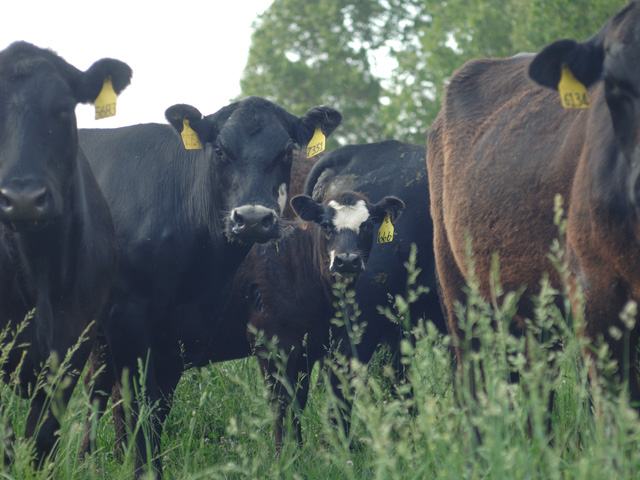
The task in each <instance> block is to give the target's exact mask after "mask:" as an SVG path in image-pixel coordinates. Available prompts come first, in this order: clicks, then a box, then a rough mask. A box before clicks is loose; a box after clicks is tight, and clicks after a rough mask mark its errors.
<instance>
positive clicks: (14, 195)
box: [0, 183, 49, 222]
mask: <svg viewBox="0 0 640 480" xmlns="http://www.w3.org/2000/svg"><path fill="white" fill-rule="evenodd" d="M48 211H49V192H48V191H47V189H46V187H43V186H41V185H36V184H32V183H26V184H18V183H12V184H10V185H9V186H6V187H3V188H0V212H1V213H2V215H3V216H4V220H5V221H9V222H13V221H38V220H42V219H43V218H45V217H46V216H47V214H48Z"/></svg>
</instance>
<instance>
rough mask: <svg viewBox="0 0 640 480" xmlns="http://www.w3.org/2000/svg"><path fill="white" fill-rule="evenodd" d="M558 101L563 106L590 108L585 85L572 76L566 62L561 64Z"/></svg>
mask: <svg viewBox="0 0 640 480" xmlns="http://www.w3.org/2000/svg"><path fill="white" fill-rule="evenodd" d="M558 91H559V92H560V101H561V102H562V106H563V107H564V108H590V107H591V102H589V94H588V93H587V89H586V88H585V86H584V85H583V84H582V83H580V80H578V79H577V78H576V77H574V76H573V73H571V70H570V69H569V67H568V66H567V65H566V64H564V63H563V64H562V74H561V76H560V82H558Z"/></svg>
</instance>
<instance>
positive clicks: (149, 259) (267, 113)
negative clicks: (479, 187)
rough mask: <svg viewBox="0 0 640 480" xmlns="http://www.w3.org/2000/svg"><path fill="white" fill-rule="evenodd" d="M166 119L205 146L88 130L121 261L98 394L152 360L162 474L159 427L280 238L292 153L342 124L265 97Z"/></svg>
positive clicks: (155, 443) (152, 129) (154, 450)
mask: <svg viewBox="0 0 640 480" xmlns="http://www.w3.org/2000/svg"><path fill="white" fill-rule="evenodd" d="M166 116H167V119H168V120H169V122H170V123H171V124H172V125H173V127H174V129H175V130H177V131H178V132H183V128H184V130H185V131H186V130H187V128H186V127H187V126H188V127H189V132H195V133H196V134H197V136H198V138H199V142H198V140H195V141H194V140H193V139H191V140H190V143H191V144H193V143H201V145H202V146H203V148H202V149H196V150H185V147H184V145H183V142H182V140H181V139H180V136H179V135H177V134H176V132H175V130H174V129H172V128H171V126H168V125H158V124H143V125H136V126H131V127H125V128H119V129H112V130H82V131H81V132H80V143H81V145H82V146H83V148H84V149H85V150H86V152H87V156H88V158H89V160H90V162H91V164H92V167H93V168H94V171H95V173H96V178H97V179H98V182H99V183H100V185H101V187H102V189H103V191H104V192H105V196H106V198H107V201H108V202H109V206H110V207H111V211H112V214H113V218H114V224H115V229H116V238H117V244H118V250H119V255H120V263H119V270H118V271H119V274H118V276H117V278H116V281H115V285H114V288H113V290H112V293H111V295H110V297H109V299H108V302H107V306H106V308H105V311H104V318H103V322H104V334H105V340H106V344H107V345H108V352H107V354H106V356H105V361H106V362H107V364H108V368H107V369H105V375H104V376H103V377H102V379H101V380H98V388H99V389H100V390H103V391H104V392H109V391H110V389H111V386H112V385H113V384H114V383H115V382H116V381H119V380H120V379H121V376H122V373H123V371H125V370H127V371H128V372H129V375H130V376H131V377H133V380H134V381H135V382H137V381H139V378H138V362H139V361H141V362H142V363H143V364H144V367H145V369H146V376H145V380H146V384H145V387H146V389H145V393H146V397H147V398H146V400H147V401H149V402H150V404H151V405H156V404H157V407H156V408H155V409H154V413H155V415H153V416H152V419H151V423H152V428H151V433H150V436H151V438H149V439H148V440H149V442H150V452H151V456H152V458H153V460H152V462H153V466H154V469H155V471H156V473H157V474H158V475H161V469H162V464H161V461H160V457H159V452H160V436H161V433H162V425H163V422H164V419H165V418H166V416H167V414H168V412H169V409H170V406H171V396H172V394H173V391H174V389H175V387H176V386H177V384H178V381H179V379H180V377H181V375H182V372H183V371H184V369H185V368H188V367H193V366H203V365H206V364H207V363H208V362H209V361H210V360H211V357H212V355H213V353H212V352H213V351H214V350H213V349H212V348H211V345H212V344H215V342H216V337H217V336H218V335H219V333H220V332H219V330H218V329H219V324H218V323H217V322H216V321H215V319H216V318H217V316H218V315H219V312H220V309H221V308H222V305H223V303H224V299H225V297H226V295H227V293H228V291H229V288H230V285H231V281H232V279H233V276H234V274H235V271H236V269H237V268H238V266H239V265H240V263H241V262H242V260H243V259H244V258H245V256H246V255H247V253H248V252H249V250H250V249H251V246H252V244H253V243H254V242H267V241H270V240H273V239H277V238H278V237H279V236H280V234H281V228H280V222H279V217H280V215H281V212H282V210H283V209H284V206H285V202H286V193H287V188H288V184H289V177H290V170H291V162H292V157H293V151H294V147H295V146H296V145H299V146H302V147H303V148H304V147H306V145H307V144H308V142H309V141H310V140H311V139H312V136H313V135H314V131H315V130H316V129H318V128H319V129H321V130H322V132H323V133H324V134H325V135H329V134H330V133H331V132H332V131H333V130H334V129H335V128H336V127H337V126H338V124H339V123H340V121H341V115H340V114H339V112H337V111H336V110H334V109H332V108H330V107H325V106H320V107H314V108H312V109H310V110H309V111H308V112H307V113H306V114H304V115H303V116H302V117H300V118H298V117H296V116H294V115H291V114H290V113H288V112H287V111H285V110H284V109H283V108H281V107H279V106H277V105H274V104H273V103H271V102H269V101H267V100H264V99H261V98H257V97H250V98H247V99H245V100H241V101H239V102H236V103H233V104H231V105H229V106H227V107H225V108H223V109H221V110H220V111H218V112H217V113H215V114H213V115H209V116H206V117H202V115H201V114H200V113H199V112H198V111H197V110H196V109H195V108H194V107H191V106H188V105H176V106H173V107H171V108H169V109H168V110H167V112H166ZM183 133H184V132H183ZM185 144H186V143H185ZM111 364H112V366H113V367H114V368H112V367H111V366H109V365H111ZM101 401H102V405H101V407H104V402H106V397H101ZM134 407H136V405H134ZM87 440H88V437H87ZM136 444H137V449H138V456H137V461H136V473H137V474H139V473H140V472H141V468H142V466H143V465H144V464H145V458H146V454H145V452H146V451H147V450H146V447H145V444H146V440H145V436H144V432H143V431H142V429H140V431H139V433H138V435H137V437H136ZM86 448H88V445H87V444H86V443H85V445H84V446H83V449H86Z"/></svg>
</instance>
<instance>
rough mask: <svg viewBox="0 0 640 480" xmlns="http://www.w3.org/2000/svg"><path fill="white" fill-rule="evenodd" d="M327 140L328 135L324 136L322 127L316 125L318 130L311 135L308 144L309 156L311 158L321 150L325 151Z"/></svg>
mask: <svg viewBox="0 0 640 480" xmlns="http://www.w3.org/2000/svg"><path fill="white" fill-rule="evenodd" d="M326 141H327V137H325V136H324V133H322V130H321V129H320V127H316V131H315V132H314V134H313V137H311V141H310V142H309V145H307V158H311V157H313V156H315V155H318V154H319V153H321V152H324V144H325V142H326Z"/></svg>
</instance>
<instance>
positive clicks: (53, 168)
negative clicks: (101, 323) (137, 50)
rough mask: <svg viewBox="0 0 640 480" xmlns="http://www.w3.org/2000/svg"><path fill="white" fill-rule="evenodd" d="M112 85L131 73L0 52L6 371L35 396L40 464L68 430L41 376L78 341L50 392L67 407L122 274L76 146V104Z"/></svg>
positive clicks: (115, 66)
mask: <svg viewBox="0 0 640 480" xmlns="http://www.w3.org/2000/svg"><path fill="white" fill-rule="evenodd" d="M108 78H110V79H111V83H112V85H113V88H114V90H115V92H117V93H119V92H120V91H121V90H123V89H124V88H125V87H126V86H127V85H128V84H129V82H130V79H131V69H130V68H129V67H128V66H127V65H126V64H124V63H122V62H120V61H118V60H113V59H102V60H99V61H97V62H96V63H94V64H93V65H92V66H91V68H89V70H87V71H86V72H81V71H80V70H78V69H76V68H75V67H73V66H71V65H69V64H68V63H67V62H65V61H64V60H63V59H62V58H60V57H59V56H58V55H56V54H55V53H53V52H52V51H49V50H45V49H41V48H38V47H35V46H33V45H31V44H29V43H25V42H16V43H14V44H12V45H11V46H9V47H8V48H7V49H6V50H4V51H2V52H0V272H1V274H0V328H1V329H3V331H4V329H7V331H8V333H9V335H8V337H6V338H4V341H5V342H7V343H6V344H5V345H4V348H11V351H10V355H9V357H8V360H7V362H6V363H5V364H4V365H2V372H3V378H4V379H5V380H7V379H8V378H9V376H10V375H13V374H14V373H15V372H16V369H18V370H19V371H18V373H17V375H18V376H17V378H18V379H19V384H18V385H19V387H18V388H17V391H18V392H19V393H20V394H21V395H23V396H25V397H28V396H29V395H33V401H32V404H31V408H30V410H29V414H28V417H27V426H26V435H27V437H32V436H34V435H35V446H36V452H37V455H38V458H39V459H40V460H42V458H43V457H44V456H45V455H46V454H48V453H49V452H51V451H52V449H53V447H54V445H55V444H56V441H57V440H56V437H57V431H58V429H59V428H60V425H59V423H58V419H57V418H56V417H55V416H54V414H53V411H52V409H51V408H50V407H49V406H48V405H47V404H48V403H49V402H48V398H47V394H46V393H45V390H44V389H43V388H41V386H38V387H37V385H38V376H39V375H41V374H42V373H43V371H44V372H50V371H51V370H52V368H55V366H56V365H59V364H60V362H62V361H63V359H64V358H65V356H66V355H67V352H68V351H69V350H70V349H71V348H72V347H74V346H75V345H76V344H78V343H79V346H78V348H77V349H76V350H75V353H73V355H72V356H71V357H70V360H69V370H68V372H67V374H66V376H67V378H69V379H70V382H69V383H66V382H67V381H66V380H65V381H64V382H61V384H58V385H52V386H51V388H52V390H53V391H54V392H57V393H55V396H56V397H57V395H60V396H61V397H60V398H61V399H62V402H63V406H66V404H67V401H68V400H69V397H70V395H71V392H72V390H73V387H74V385H75V383H76V381H77V378H78V373H79V371H80V370H82V368H83V366H84V364H85V362H86V359H87V356H88V355H89V351H90V348H91V345H92V339H93V337H94V333H95V330H96V329H95V323H93V324H92V322H94V321H96V320H97V319H98V313H99V311H100V308H101V307H102V305H103V303H104V301H105V299H106V297H107V293H108V291H109V287H110V285H111V283H112V281H113V276H114V273H115V267H116V248H115V235H114V229H113V223H112V221H111V215H110V213H109V208H108V206H107V203H106V202H105V199H104V197H103V196H102V193H101V192H100V188H99V187H98V184H97V183H96V180H95V178H94V176H93V174H92V173H91V169H90V167H89V164H88V163H87V161H86V158H85V156H84V154H83V152H82V150H81V149H79V148H78V138H77V127H76V117H75V113H74V109H75V107H76V105H77V104H78V103H89V102H93V101H94V100H95V99H96V97H98V94H99V93H100V91H101V89H102V87H103V84H104V83H105V80H107V79H108ZM31 310H34V314H33V317H32V318H31V319H30V320H29V321H28V323H27V325H26V327H25V328H24V330H22V331H21V332H20V333H19V334H18V335H16V332H17V328H18V324H20V323H21V322H22V321H23V319H25V316H26V315H27V313H28V312H30V311H31ZM82 339H84V340H82ZM50 356H51V358H52V360H51V363H50V364H47V360H48V359H49V358H50ZM45 365H46V366H45ZM52 365H53V367H51V366H52ZM43 369H44V370H43ZM53 401H55V400H53Z"/></svg>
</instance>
